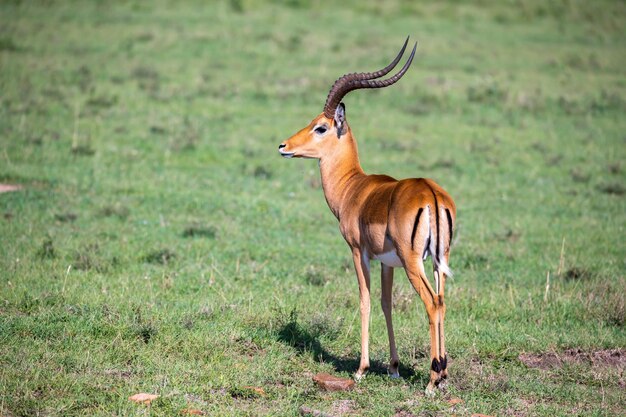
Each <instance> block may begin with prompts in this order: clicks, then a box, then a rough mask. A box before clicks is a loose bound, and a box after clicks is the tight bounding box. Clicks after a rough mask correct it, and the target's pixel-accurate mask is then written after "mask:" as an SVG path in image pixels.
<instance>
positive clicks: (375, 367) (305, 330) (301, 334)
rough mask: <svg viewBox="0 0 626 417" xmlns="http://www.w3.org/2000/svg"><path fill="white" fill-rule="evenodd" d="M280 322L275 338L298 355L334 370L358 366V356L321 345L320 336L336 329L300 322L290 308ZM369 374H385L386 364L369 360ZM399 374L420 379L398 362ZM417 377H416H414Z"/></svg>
mask: <svg viewBox="0 0 626 417" xmlns="http://www.w3.org/2000/svg"><path fill="white" fill-rule="evenodd" d="M281 321H282V323H281V324H280V326H279V328H278V334H277V339H278V340H279V341H280V342H282V343H285V344H287V345H289V346H291V347H293V348H294V349H296V350H297V351H298V354H299V355H312V356H313V358H315V359H316V360H317V361H319V362H326V363H330V364H331V365H332V366H333V367H334V368H335V371H336V372H348V373H351V374H352V373H354V372H356V370H357V369H358V367H359V360H360V358H359V357H358V356H355V357H353V358H345V357H340V356H337V355H335V354H333V353H331V352H330V351H328V350H327V349H325V348H324V347H323V346H322V343H321V342H320V337H321V336H324V335H327V336H333V333H338V330H336V329H328V328H327V326H325V325H323V324H322V325H320V324H317V325H315V324H313V325H309V324H308V323H306V324H301V323H300V322H299V321H298V314H297V312H296V310H292V311H291V313H290V314H289V318H288V319H287V320H284V319H283V320H281ZM368 373H370V374H380V375H387V365H386V364H384V363H383V362H381V361H377V360H370V368H369V370H368ZM400 375H401V376H402V377H403V378H406V379H407V380H409V381H411V382H413V381H415V382H417V381H416V380H421V379H422V378H421V375H419V376H417V375H416V374H415V371H414V370H413V369H411V368H408V367H406V366H404V365H402V364H400ZM416 377H417V378H416Z"/></svg>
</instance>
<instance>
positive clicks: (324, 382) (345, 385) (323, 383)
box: [313, 373, 354, 391]
mask: <svg viewBox="0 0 626 417" xmlns="http://www.w3.org/2000/svg"><path fill="white" fill-rule="evenodd" d="M313 381H315V382H316V383H317V385H319V386H320V387H321V388H323V389H325V390H326V391H345V390H349V389H350V388H352V387H353V386H354V381H353V380H352V379H347V378H339V377H336V376H332V375H329V374H326V373H322V374H317V375H315V376H314V377H313Z"/></svg>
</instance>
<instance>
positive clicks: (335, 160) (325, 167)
mask: <svg viewBox="0 0 626 417" xmlns="http://www.w3.org/2000/svg"><path fill="white" fill-rule="evenodd" d="M332 140H337V139H332ZM339 140H341V141H344V143H342V145H343V146H339V147H337V150H336V151H335V152H334V153H333V154H331V155H327V156H324V157H322V158H321V159H320V173H321V175H322V188H323V189H324V196H325V197H326V202H327V203H328V207H330V210H331V211H332V212H333V214H334V215H335V217H336V218H337V219H338V220H339V215H340V211H341V205H342V203H343V202H344V200H345V196H346V193H347V191H348V190H349V189H350V187H351V186H352V184H353V183H354V181H355V180H357V179H358V178H359V177H361V176H363V175H365V172H363V169H362V168H361V164H360V163H359V153H358V150H357V146H356V141H355V140H354V138H353V137H352V132H350V130H348V132H346V134H345V136H342V137H341V139H339Z"/></svg>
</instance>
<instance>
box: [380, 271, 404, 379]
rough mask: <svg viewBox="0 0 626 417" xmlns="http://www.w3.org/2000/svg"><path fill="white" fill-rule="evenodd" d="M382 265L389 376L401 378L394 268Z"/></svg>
mask: <svg viewBox="0 0 626 417" xmlns="http://www.w3.org/2000/svg"><path fill="white" fill-rule="evenodd" d="M380 265H381V274H380V282H381V288H382V291H381V296H380V304H381V306H382V307H383V313H384V314H385V321H386V322H387V335H388V336H389V354H390V357H391V359H390V361H389V371H388V372H389V376H391V377H392V378H400V374H399V372H398V366H399V364H400V361H399V359H398V351H397V350H396V339H395V337H394V334H393V323H392V321H391V307H392V301H391V290H392V288H393V268H392V267H390V266H387V265H385V264H383V263H381V264H380Z"/></svg>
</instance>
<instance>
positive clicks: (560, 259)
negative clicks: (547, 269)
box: [556, 237, 565, 278]
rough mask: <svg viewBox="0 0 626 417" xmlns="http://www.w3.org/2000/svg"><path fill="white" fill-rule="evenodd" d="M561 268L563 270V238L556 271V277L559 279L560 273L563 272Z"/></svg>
mask: <svg viewBox="0 0 626 417" xmlns="http://www.w3.org/2000/svg"><path fill="white" fill-rule="evenodd" d="M563 268H565V237H563V242H562V243H561V256H560V257H559V269H558V270H557V271H556V276H557V277H559V278H561V272H563Z"/></svg>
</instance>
